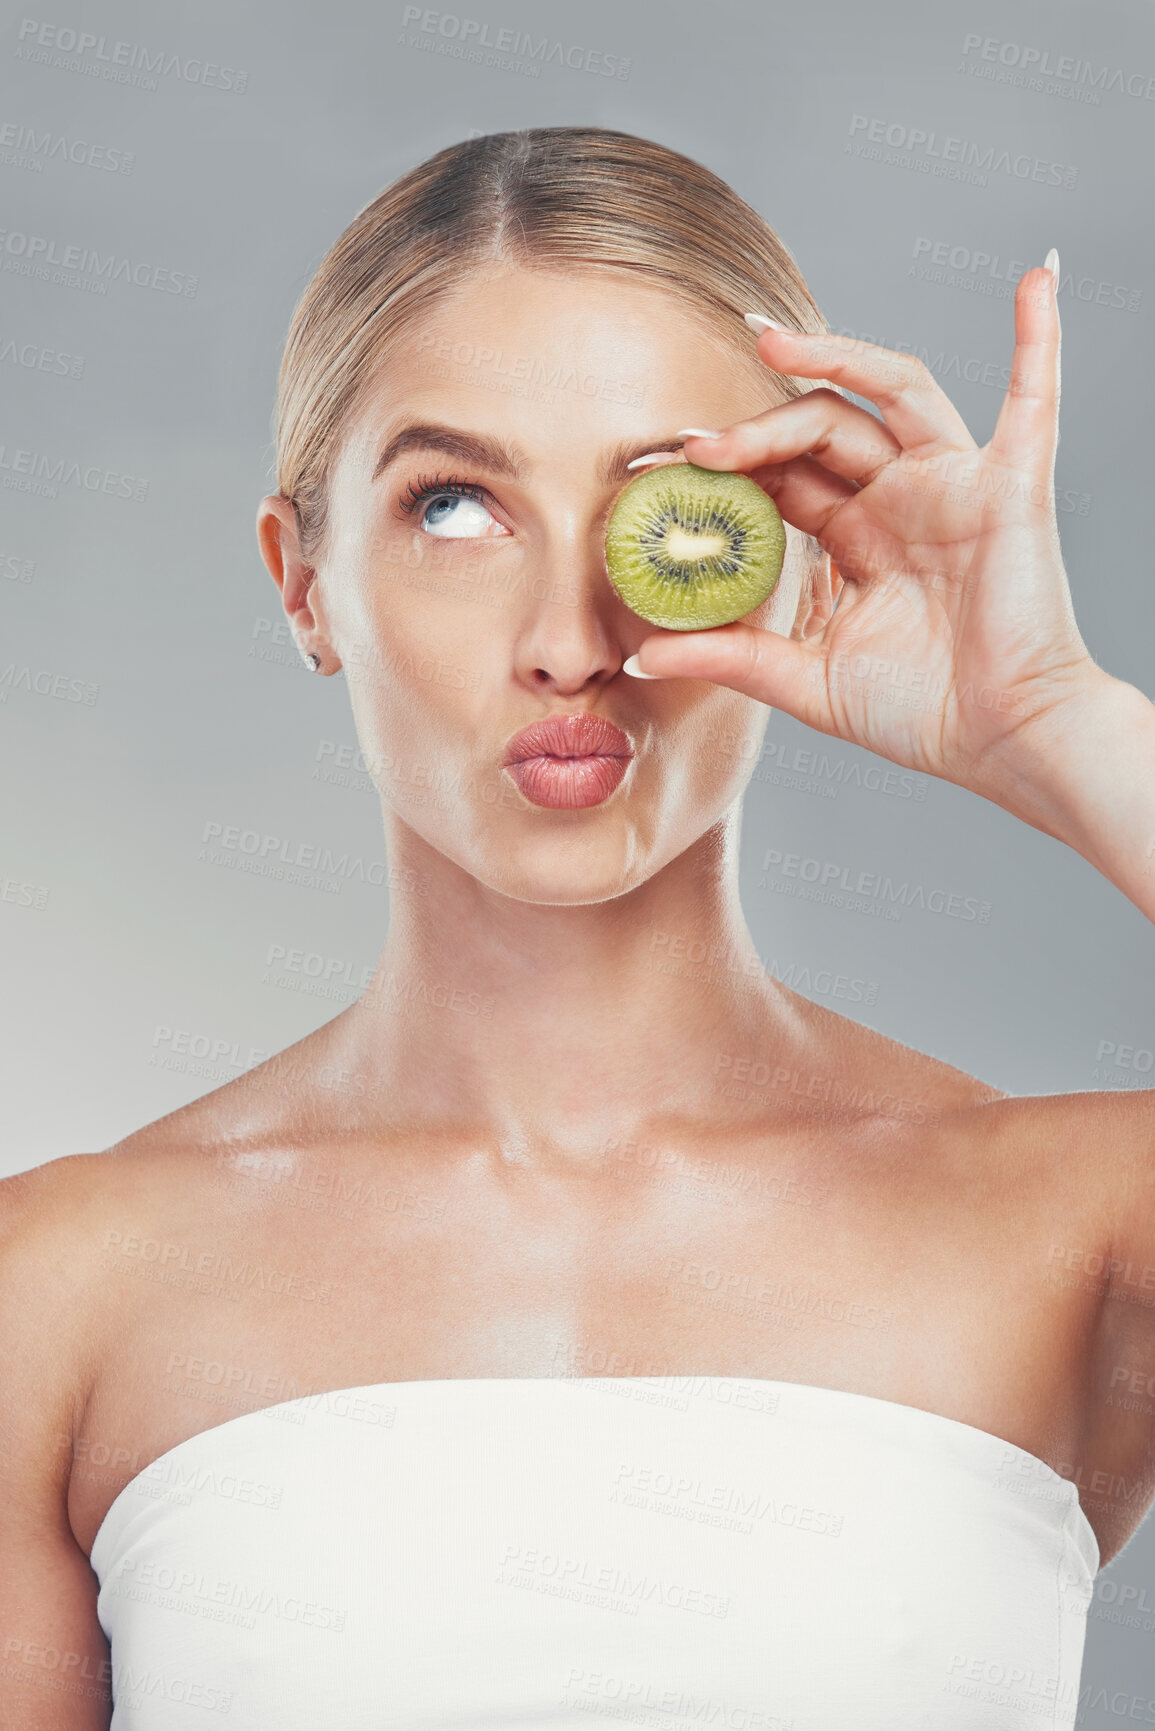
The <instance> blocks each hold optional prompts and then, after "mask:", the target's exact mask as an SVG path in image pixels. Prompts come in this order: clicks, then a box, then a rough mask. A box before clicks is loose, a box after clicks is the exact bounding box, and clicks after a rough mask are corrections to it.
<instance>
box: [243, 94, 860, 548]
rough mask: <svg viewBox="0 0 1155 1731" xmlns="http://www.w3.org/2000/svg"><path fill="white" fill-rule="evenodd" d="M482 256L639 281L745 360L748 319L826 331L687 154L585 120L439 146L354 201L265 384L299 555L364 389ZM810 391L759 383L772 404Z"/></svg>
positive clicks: (761, 240)
mask: <svg viewBox="0 0 1155 1731" xmlns="http://www.w3.org/2000/svg"><path fill="white" fill-rule="evenodd" d="M494 262H497V263H499V264H500V263H505V264H507V265H514V266H521V267H525V268H531V269H532V268H533V267H534V266H537V267H539V268H543V269H550V270H555V269H557V268H559V267H562V268H564V267H566V266H569V267H575V266H583V265H584V266H597V267H601V268H606V267H609V268H613V269H617V270H623V271H630V272H633V273H635V274H636V275H640V276H644V277H648V278H650V279H651V280H652V281H653V282H654V283H655V284H657V285H660V286H661V287H662V288H663V289H664V290H666V292H668V293H670V294H672V295H674V296H676V297H677V298H679V299H681V300H682V301H683V302H686V303H688V305H689V306H690V307H692V308H693V309H695V310H696V311H697V312H698V313H699V314H700V313H702V312H705V313H706V314H707V315H708V317H709V319H710V322H711V324H712V325H713V326H714V327H715V328H716V329H717V331H718V333H719V335H720V336H721V337H722V338H723V339H724V340H725V339H727V338H729V339H731V340H732V341H733V342H734V344H735V345H740V346H741V349H742V350H743V351H744V352H747V353H748V352H749V349H750V334H749V331H748V329H747V327H746V325H745V324H744V323H743V320H742V315H743V313H745V312H748V311H761V312H765V313H767V314H768V315H769V316H770V317H771V318H773V319H776V320H777V321H778V322H779V323H781V324H784V325H786V326H788V327H789V328H790V329H791V330H799V331H813V332H816V333H817V332H824V331H826V330H827V329H828V326H827V324H826V321H825V319H824V318H823V317H822V314H821V313H820V312H819V310H818V308H817V306H816V305H815V302H814V300H813V298H812V297H811V294H810V291H809V289H808V288H807V287H806V283H805V281H804V280H803V277H802V274H801V272H800V271H799V269H798V267H797V265H796V264H795V262H794V259H793V258H792V256H791V254H790V252H789V251H788V250H787V248H786V247H785V246H784V245H783V243H782V241H781V240H779V238H778V236H777V235H776V234H775V233H774V231H773V230H772V229H771V228H770V227H769V225H768V224H767V223H765V222H764V221H763V219H762V218H761V217H760V216H759V215H758V213H757V211H755V210H753V209H752V208H751V206H750V205H748V204H746V203H745V202H744V200H742V199H741V198H739V196H738V194H737V193H736V192H734V191H733V189H732V188H731V187H729V186H727V184H726V182H725V181H724V180H721V179H719V177H718V176H717V175H716V174H712V173H711V172H710V170H709V169H707V168H703V167H702V165H701V164H700V163H697V162H694V161H693V160H692V159H691V158H690V157H688V156H682V155H680V154H679V153H678V152H677V151H674V150H668V149H667V148H666V147H665V146H664V145H661V144H654V143H653V142H651V141H650V140H649V139H645V138H635V137H634V136H633V135H632V134H631V133H628V132H614V131H610V130H608V129H606V128H603V127H596V126H595V127H585V126H544V127H534V128H531V129H529V130H527V131H521V132H497V133H491V134H489V135H488V136H486V137H483V138H476V139H470V140H468V141H467V142H465V143H462V144H453V145H449V146H448V147H447V148H446V149H444V150H439V151H438V152H437V153H436V155H434V156H431V157H430V158H429V159H428V160H427V161H426V162H423V163H420V164H419V165H418V166H417V167H416V168H414V169H411V170H410V172H409V173H408V174H405V175H403V176H402V177H401V178H400V179H399V180H396V181H394V182H393V184H392V185H391V186H387V187H386V188H385V190H384V191H383V192H381V193H379V194H378V195H377V197H376V198H375V199H373V201H372V203H371V204H368V205H366V206H365V208H364V210H362V211H361V212H360V214H359V215H358V216H356V217H355V218H354V220H353V221H352V222H351V223H350V224H349V226H348V228H347V229H346V230H345V232H344V233H343V234H342V235H341V236H340V237H339V238H338V240H337V241H336V242H335V243H334V245H333V246H332V247H331V248H330V250H329V251H328V253H326V255H325V257H324V259H323V260H322V261H321V264H320V266H319V268H318V269H317V272H316V274H315V275H314V277H313V279H312V281H311V282H310V283H309V286H308V288H307V289H306V290H305V293H304V295H303V296H302V298H301V300H300V302H299V304H298V306H297V308H296V311H295V312H294V314H293V319H292V323H291V325H290V327H289V333H288V338H287V340H286V343H285V351H284V355H283V357H282V360H281V368H280V374H279V378H278V387H277V407H276V450H277V486H278V489H279V491H280V494H281V495H282V497H284V498H285V499H288V500H289V501H291V503H292V505H293V507H294V511H295V514H296V518H297V526H298V531H299V535H300V544H301V551H302V555H303V557H304V558H305V560H306V561H308V562H315V560H316V559H317V557H318V556H319V553H320V550H321V549H322V547H323V544H324V540H325V533H326V526H327V492H328V481H329V475H330V471H331V467H332V464H333V461H334V459H335V456H336V453H337V450H338V447H339V444H340V440H341V436H342V432H343V429H344V427H345V425H346V423H347V421H348V419H349V417H350V415H351V414H352V412H353V410H354V408H355V406H356V403H357V400H358V397H359V394H360V392H361V389H362V387H363V386H364V385H365V384H366V383H367V381H368V380H369V379H370V378H371V377H372V375H373V373H374V371H375V369H376V368H377V366H378V364H379V362H380V360H381V359H382V357H383V356H384V355H385V354H386V353H387V352H388V350H389V349H390V347H391V345H393V344H394V343H395V342H397V340H398V339H399V338H401V337H403V336H404V335H406V334H407V333H408V332H409V331H410V330H411V329H412V328H413V326H414V324H415V323H416V322H417V321H419V320H420V319H421V318H422V317H423V316H425V315H427V314H428V313H429V311H430V309H431V307H432V306H433V304H434V302H435V301H437V300H438V299H439V298H440V297H442V296H444V295H446V294H447V293H449V292H451V291H453V290H456V289H459V288H460V287H461V285H462V282H463V280H464V279H465V278H466V277H467V276H468V275H469V273H470V271H471V270H478V269H481V268H482V267H483V266H487V265H490V264H492V263H494ZM811 388H812V384H811V383H809V382H806V381H799V380H795V379H793V378H790V377H788V376H787V375H784V374H767V389H768V395H769V394H771V393H774V392H775V391H777V394H778V395H779V396H780V397H781V398H782V399H785V398H787V397H796V396H799V395H800V394H801V393H802V392H803V391H804V390H807V389H811ZM809 539H810V538H809V537H807V540H809ZM814 551H815V552H820V549H818V548H817V544H815V548H814Z"/></svg>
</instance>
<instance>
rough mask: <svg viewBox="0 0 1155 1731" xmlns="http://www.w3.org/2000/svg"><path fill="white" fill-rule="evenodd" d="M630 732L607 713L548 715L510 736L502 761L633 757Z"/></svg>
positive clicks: (509, 762)
mask: <svg viewBox="0 0 1155 1731" xmlns="http://www.w3.org/2000/svg"><path fill="white" fill-rule="evenodd" d="M633 755H634V748H633V745H632V744H631V743H630V739H629V735H628V734H626V733H624V732H623V731H622V729H621V728H620V727H618V726H616V725H615V724H614V722H612V721H607V719H606V717H605V716H604V715H547V716H545V717H544V718H543V720H541V721H532V722H531V723H530V724H529V726H528V727H523V728H521V729H519V731H518V732H517V733H515V734H513V736H512V737H511V738H510V740H509V741H508V743H507V744H506V747H505V752H504V755H503V757H502V760H501V761H502V764H503V765H504V766H508V765H509V764H512V763H524V762H525V761H526V760H527V759H528V758H533V757H633Z"/></svg>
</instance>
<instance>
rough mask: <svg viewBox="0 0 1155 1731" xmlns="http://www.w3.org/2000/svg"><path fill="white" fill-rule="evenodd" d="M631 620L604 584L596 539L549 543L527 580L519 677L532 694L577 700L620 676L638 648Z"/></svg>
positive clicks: (556, 538)
mask: <svg viewBox="0 0 1155 1731" xmlns="http://www.w3.org/2000/svg"><path fill="white" fill-rule="evenodd" d="M630 620H633V621H634V623H635V625H636V626H637V627H638V631H637V633H636V635H637V639H638V642H639V643H640V641H641V638H642V636H643V635H644V631H643V624H644V622H643V621H642V620H640V619H638V618H637V617H636V615H635V614H633V613H631V612H630V611H629V609H628V608H627V607H626V606H625V604H624V603H623V602H622V600H621V599H620V597H619V596H618V594H617V592H616V591H615V589H614V588H613V586H612V584H611V583H610V580H609V576H608V574H607V572H606V562H605V542H604V536H603V535H602V534H601V533H600V532H596V531H595V532H593V533H591V534H589V535H584V534H578V533H568V534H565V535H551V536H550V537H549V538H548V540H547V542H546V543H545V544H544V545H543V547H542V548H541V549H540V552H539V554H538V556H537V557H535V559H534V561H533V566H532V569H530V570H528V571H527V574H526V595H525V598H524V601H523V604H522V612H521V619H520V625H519V630H518V638H517V643H516V646H515V651H514V664H515V671H516V674H517V677H518V678H519V679H520V680H521V681H522V683H523V684H524V685H525V686H526V687H527V688H528V689H529V690H531V691H533V692H535V693H541V692H543V691H549V690H551V689H552V690H555V691H557V692H558V693H559V694H562V695H565V696H575V695H577V694H578V693H579V692H582V691H585V690H586V689H587V687H590V686H597V685H599V684H605V683H607V682H608V681H609V680H611V679H613V678H614V676H615V675H616V674H618V673H620V671H621V667H622V662H623V661H624V660H625V658H626V656H627V655H629V654H631V653H632V651H633V650H634V649H635V648H636V647H637V644H636V643H634V642H633V641H632V640H630V637H631V634H630V627H629V622H630Z"/></svg>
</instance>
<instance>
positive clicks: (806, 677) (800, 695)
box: [625, 621, 827, 729]
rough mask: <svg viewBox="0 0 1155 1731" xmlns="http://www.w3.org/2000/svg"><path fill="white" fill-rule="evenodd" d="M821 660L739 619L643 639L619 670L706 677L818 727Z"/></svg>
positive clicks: (803, 645)
mask: <svg viewBox="0 0 1155 1731" xmlns="http://www.w3.org/2000/svg"><path fill="white" fill-rule="evenodd" d="M630 662H632V663H633V664H634V665H633V667H631V666H630ZM821 662H822V652H821V651H820V650H819V649H818V647H817V645H816V644H813V643H807V642H795V641H794V640H793V639H791V638H789V637H782V636H780V635H779V634H778V633H777V632H776V631H762V630H760V629H759V628H758V627H757V626H754V625H743V624H742V623H741V622H740V621H739V622H737V623H735V624H733V625H717V626H714V627H712V628H711V629H710V630H709V631H663V632H659V633H658V634H657V635H656V636H653V637H647V638H646V639H645V641H644V642H643V643H642V645H641V647H640V648H639V650H638V652H637V654H636V655H633V656H631V657H630V661H629V662H627V663H626V664H625V671H626V672H627V673H629V672H633V673H634V674H635V677H636V676H637V675H639V674H640V676H641V677H642V678H644V679H708V680H710V681H712V683H714V684H715V685H726V686H729V687H730V689H731V690H733V691H740V692H742V694H743V695H744V696H746V697H753V698H755V699H756V700H757V701H758V702H759V703H766V704H769V705H770V706H771V707H772V708H774V709H781V710H784V711H785V713H786V714H787V715H792V716H793V717H794V718H795V720H796V721H801V722H804V723H805V724H806V725H807V726H808V727H818V728H820V729H821V728H822V726H823V721H824V720H825V718H826V715H827V704H826V701H825V681H824V680H823V679H822V676H821Z"/></svg>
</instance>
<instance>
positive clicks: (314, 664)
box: [305, 649, 321, 673]
mask: <svg viewBox="0 0 1155 1731" xmlns="http://www.w3.org/2000/svg"><path fill="white" fill-rule="evenodd" d="M305 660H306V661H307V662H308V663H309V666H310V667H311V668H312V669H313V672H314V673H320V671H321V657H320V656H319V655H318V654H317V651H316V650H315V649H311V650H310V651H309V653H308V655H306V657H305Z"/></svg>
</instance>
